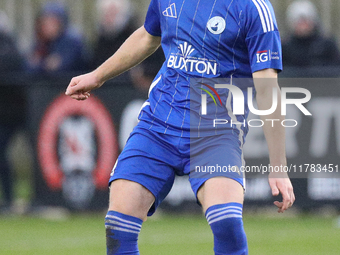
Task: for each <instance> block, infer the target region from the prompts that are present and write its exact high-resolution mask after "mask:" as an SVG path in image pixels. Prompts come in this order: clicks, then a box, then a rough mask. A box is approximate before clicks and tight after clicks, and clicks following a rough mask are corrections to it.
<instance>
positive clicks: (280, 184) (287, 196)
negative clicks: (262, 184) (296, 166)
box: [269, 173, 295, 213]
mask: <svg viewBox="0 0 340 255" xmlns="http://www.w3.org/2000/svg"><path fill="white" fill-rule="evenodd" d="M269 185H270V188H271V190H272V194H273V196H278V195H279V194H280V193H281V195H282V199H283V200H282V202H279V201H275V202H274V204H275V205H276V206H277V207H278V208H279V210H278V212H279V213H283V212H284V211H285V210H287V209H288V208H289V207H291V206H292V205H293V203H294V201H295V195H294V191H293V186H292V183H291V181H290V179H289V177H288V175H287V174H286V173H270V174H269Z"/></svg>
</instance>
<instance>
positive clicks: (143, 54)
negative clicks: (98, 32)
mask: <svg viewBox="0 0 340 255" xmlns="http://www.w3.org/2000/svg"><path fill="white" fill-rule="evenodd" d="M160 43H161V38H160V37H158V36H152V35H151V34H149V33H148V32H147V31H146V30H145V28H144V26H142V27H140V28H139V29H137V30H136V31H135V32H134V33H133V34H132V35H131V36H130V37H129V38H128V39H127V40H126V41H125V42H124V43H123V44H122V46H121V47H120V48H119V49H118V50H117V52H116V53H115V54H114V55H112V56H111V57H110V58H109V59H107V60H106V61H105V62H104V63H103V64H102V65H101V66H99V67H98V68H97V69H96V70H94V71H92V72H90V73H87V74H84V75H80V76H77V77H74V78H73V79H72V80H71V82H70V84H69V85H68V87H67V90H66V95H68V96H71V97H72V98H74V99H77V100H85V99H87V98H88V97H89V96H90V91H91V90H93V89H97V88H99V87H101V86H102V85H103V83H104V82H105V81H107V80H109V79H111V78H113V77H116V76H118V75H120V74H121V73H123V72H125V71H127V70H129V69H130V68H132V67H134V66H135V65H137V64H139V63H140V62H142V61H143V60H144V59H145V58H147V57H148V56H150V55H151V54H152V53H153V52H155V51H156V50H157V48H158V47H159V46H160Z"/></svg>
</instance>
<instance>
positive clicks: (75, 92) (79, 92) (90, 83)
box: [65, 72, 103, 100]
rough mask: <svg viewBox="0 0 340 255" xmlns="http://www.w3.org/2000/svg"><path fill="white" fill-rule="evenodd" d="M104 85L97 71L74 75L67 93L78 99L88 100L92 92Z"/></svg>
mask: <svg viewBox="0 0 340 255" xmlns="http://www.w3.org/2000/svg"><path fill="white" fill-rule="evenodd" d="M102 85H103V82H101V81H100V80H99V79H98V77H97V76H96V74H95V72H91V73H87V74H84V75H80V76H77V77H74V78H73V79H72V80H71V82H70V84H69V85H68V87H67V89H66V92H65V94H66V95H67V96H70V97H72V98H73V99H76V100H86V99H88V98H89V97H90V92H91V90H93V89H97V88H99V87H101V86H102Z"/></svg>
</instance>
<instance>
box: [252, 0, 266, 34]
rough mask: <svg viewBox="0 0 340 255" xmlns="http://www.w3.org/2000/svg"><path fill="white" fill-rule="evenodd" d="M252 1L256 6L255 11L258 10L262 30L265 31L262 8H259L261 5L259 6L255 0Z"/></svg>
mask: <svg viewBox="0 0 340 255" xmlns="http://www.w3.org/2000/svg"><path fill="white" fill-rule="evenodd" d="M252 1H253V3H254V4H255V6H256V8H257V11H258V12H259V15H260V19H261V23H262V28H263V32H265V33H267V26H266V21H265V20H264V17H263V13H262V10H261V7H260V6H259V4H258V3H257V2H256V0H252Z"/></svg>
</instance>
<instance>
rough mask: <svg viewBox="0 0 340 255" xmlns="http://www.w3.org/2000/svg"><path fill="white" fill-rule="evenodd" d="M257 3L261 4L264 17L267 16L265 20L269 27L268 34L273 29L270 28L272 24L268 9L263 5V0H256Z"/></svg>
mask: <svg viewBox="0 0 340 255" xmlns="http://www.w3.org/2000/svg"><path fill="white" fill-rule="evenodd" d="M256 1H257V2H258V3H259V5H260V6H261V8H262V11H263V13H264V16H265V18H266V23H267V27H268V32H270V31H271V27H270V22H269V17H268V12H267V10H266V7H264V5H263V3H262V1H261V0H256Z"/></svg>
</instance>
